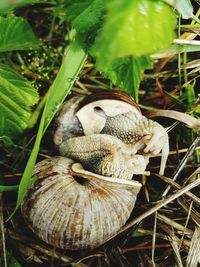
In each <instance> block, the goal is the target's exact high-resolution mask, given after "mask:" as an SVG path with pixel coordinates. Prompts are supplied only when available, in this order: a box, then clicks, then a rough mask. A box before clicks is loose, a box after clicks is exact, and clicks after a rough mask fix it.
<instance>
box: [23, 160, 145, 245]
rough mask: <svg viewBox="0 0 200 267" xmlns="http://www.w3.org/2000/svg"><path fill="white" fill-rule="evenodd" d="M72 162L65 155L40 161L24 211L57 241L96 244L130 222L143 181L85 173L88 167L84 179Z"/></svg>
mask: <svg viewBox="0 0 200 267" xmlns="http://www.w3.org/2000/svg"><path fill="white" fill-rule="evenodd" d="M72 166H73V161H72V160H71V159H67V158H64V157H54V158H50V159H46V160H43V161H42V162H40V163H38V164H37V165H36V167H35V170H34V175H36V176H37V177H38V180H37V181H36V183H35V184H34V185H33V186H32V187H31V188H30V189H29V191H28V193H27V195H26V197H25V199H24V201H23V204H22V207H21V210H22V214H23V216H24V219H25V221H26V222H27V224H28V225H29V227H30V228H31V229H32V230H33V232H35V233H36V234H37V235H38V236H39V237H40V238H41V239H42V240H43V241H45V242H47V243H49V244H52V245H53V246H56V247H60V248H63V249H69V250H80V249H86V248H94V247H97V246H99V245H101V244H103V243H105V242H106V241H107V240H108V239H109V238H110V237H111V236H112V235H113V234H115V233H116V232H117V231H118V230H119V229H120V228H121V227H122V226H123V225H124V224H125V223H126V221H127V219H128V218H129V216H130V214H131V211H132V209H133V207H134V205H135V200H136V196H137V194H138V192H139V190H140V188H141V184H140V183H138V182H136V181H128V180H122V179H115V178H108V177H101V176H98V175H97V176H95V175H94V174H93V173H89V172H85V173H86V174H87V175H86V178H84V171H82V178H81V179H80V177H79V178H78V177H76V175H75V174H74V172H73V171H72ZM87 177H90V179H89V178H87ZM91 177H92V178H91Z"/></svg>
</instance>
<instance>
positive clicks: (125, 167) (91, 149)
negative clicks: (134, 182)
mask: <svg viewBox="0 0 200 267" xmlns="http://www.w3.org/2000/svg"><path fill="white" fill-rule="evenodd" d="M137 148H138V147H137ZM137 148H135V147H134V146H131V145H126V144H124V143H123V142H122V141H121V140H119V139H118V138H116V137H114V136H109V135H105V134H93V135H90V136H79V137H74V138H70V139H68V140H66V141H65V142H63V144H62V145H61V146H60V153H61V154H62V155H63V156H66V157H70V158H72V159H73V160H75V161H76V162H80V163H81V164H82V165H83V166H84V168H85V169H86V170H88V171H90V172H94V173H96V174H100V175H105V176H109V177H117V178H121V179H132V177H133V175H134V174H148V172H145V169H146V166H147V164H148V160H149V156H148V155H145V156H143V155H136V154H135V153H136V152H137Z"/></svg>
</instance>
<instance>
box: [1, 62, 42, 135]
mask: <svg viewBox="0 0 200 267" xmlns="http://www.w3.org/2000/svg"><path fill="white" fill-rule="evenodd" d="M0 99H1V101H0V136H8V137H11V138H12V137H15V135H17V134H19V133H22V131H23V130H24V129H25V128H26V126H27V122H28V120H29V118H30V115H31V110H30V107H31V106H32V105H34V104H36V103H37V101H38V93H37V91H36V90H35V89H34V88H32V86H31V85H30V83H29V82H28V81H27V80H25V79H24V78H22V77H21V76H20V75H19V74H17V73H16V72H14V71H13V70H12V69H10V68H9V67H7V66H6V65H3V64H0Z"/></svg>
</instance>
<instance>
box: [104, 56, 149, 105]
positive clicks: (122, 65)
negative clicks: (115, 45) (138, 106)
mask: <svg viewBox="0 0 200 267" xmlns="http://www.w3.org/2000/svg"><path fill="white" fill-rule="evenodd" d="M151 67H152V64H151V60H150V58H149V57H148V56H142V57H135V58H134V57H132V56H130V57H125V58H119V59H115V60H113V61H112V63H111V64H110V65H109V66H105V67H104V68H102V69H101V71H102V72H103V73H104V75H105V76H106V77H108V78H109V79H110V80H111V81H112V83H113V84H114V85H116V86H117V87H120V88H122V89H123V90H125V91H127V92H128V93H129V94H130V95H132V96H133V98H134V99H135V101H136V102H138V88H139V85H140V81H141V79H142V75H143V72H144V69H147V68H151Z"/></svg>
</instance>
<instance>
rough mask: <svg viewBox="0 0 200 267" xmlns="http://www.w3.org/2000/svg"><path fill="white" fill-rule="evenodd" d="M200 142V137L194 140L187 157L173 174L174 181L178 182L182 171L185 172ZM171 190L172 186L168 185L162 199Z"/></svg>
mask: <svg viewBox="0 0 200 267" xmlns="http://www.w3.org/2000/svg"><path fill="white" fill-rule="evenodd" d="M199 142H200V136H197V138H196V139H195V140H194V142H193V143H192V144H191V146H190V147H189V149H188V151H187V153H186V154H185V156H184V157H183V159H182V160H181V162H180V163H179V165H178V167H177V169H176V171H175V172H174V174H173V179H172V181H176V179H177V178H178V176H179V174H180V173H181V171H182V170H183V168H184V166H185V164H186V163H187V161H188V159H189V157H190V156H191V155H192V154H193V153H194V151H195V148H196V147H197V146H198V144H199ZM170 188H171V185H168V186H167V188H166V189H165V190H164V192H163V194H162V197H165V196H166V195H167V193H168V192H169V190H170Z"/></svg>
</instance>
